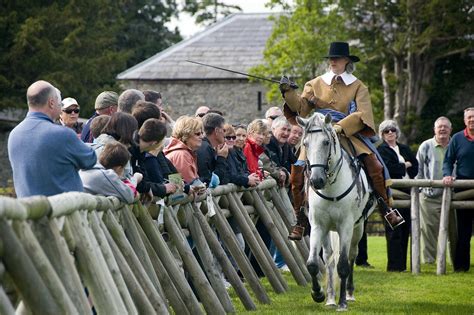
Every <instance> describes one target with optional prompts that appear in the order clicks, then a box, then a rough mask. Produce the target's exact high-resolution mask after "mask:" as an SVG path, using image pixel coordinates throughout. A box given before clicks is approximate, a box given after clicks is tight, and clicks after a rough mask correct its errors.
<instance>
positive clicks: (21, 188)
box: [8, 112, 97, 197]
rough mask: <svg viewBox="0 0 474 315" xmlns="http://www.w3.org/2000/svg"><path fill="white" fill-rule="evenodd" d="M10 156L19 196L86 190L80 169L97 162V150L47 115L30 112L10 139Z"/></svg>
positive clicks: (89, 166)
mask: <svg viewBox="0 0 474 315" xmlns="http://www.w3.org/2000/svg"><path fill="white" fill-rule="evenodd" d="M8 157H9V159H10V164H11V166H12V170H13V184H14V185H15V191H16V194H17V196H18V197H28V196H34V195H45V196H52V195H56V194H60V193H62V192H67V191H83V187H82V181H81V178H80V177H79V174H78V170H79V169H90V168H92V167H93V166H94V165H95V163H96V160H97V159H96V156H95V153H94V150H92V149H91V148H90V147H89V146H87V145H85V144H84V143H83V142H82V141H81V140H79V138H78V137H77V135H76V133H75V132H74V131H73V130H72V129H70V128H67V127H64V126H59V125H56V124H55V123H54V122H53V121H52V120H51V119H50V118H49V117H48V116H47V115H46V114H43V113H39V112H28V114H27V115H26V118H25V119H24V120H23V121H22V122H21V123H20V124H19V125H18V126H16V127H15V128H14V129H13V130H12V132H11V133H10V136H9V138H8Z"/></svg>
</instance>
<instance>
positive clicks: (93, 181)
mask: <svg viewBox="0 0 474 315" xmlns="http://www.w3.org/2000/svg"><path fill="white" fill-rule="evenodd" d="M129 160H130V153H129V152H128V150H127V148H126V147H125V146H124V145H123V144H121V143H120V142H117V141H115V142H113V143H109V144H107V145H105V147H104V150H103V152H102V155H101V157H100V159H99V163H97V164H96V165H95V166H94V167H93V168H92V169H89V170H83V171H79V175H80V176H81V180H82V183H83V185H84V191H85V192H87V193H90V194H94V195H103V196H114V197H117V198H118V199H120V200H121V201H122V202H126V203H132V202H133V201H134V198H135V193H136V190H135V191H134V190H132V188H131V187H130V186H127V185H126V184H125V183H124V182H123V181H122V179H124V180H125V177H124V170H125V166H126V165H127V163H128V161H129Z"/></svg>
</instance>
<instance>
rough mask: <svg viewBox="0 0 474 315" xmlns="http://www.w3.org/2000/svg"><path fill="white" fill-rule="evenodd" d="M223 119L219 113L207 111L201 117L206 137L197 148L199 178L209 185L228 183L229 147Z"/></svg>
mask: <svg viewBox="0 0 474 315" xmlns="http://www.w3.org/2000/svg"><path fill="white" fill-rule="evenodd" d="M224 123H225V119H224V117H222V116H221V115H219V114H215V113H207V114H206V115H205V116H204V117H203V118H202V126H203V129H204V133H205V135H206V137H205V138H204V139H203V140H202V145H201V146H200V147H199V149H198V150H197V162H198V174H199V179H200V180H201V181H202V182H203V183H206V184H207V185H208V186H209V187H211V186H217V185H219V184H222V185H225V184H228V183H229V179H230V178H229V165H228V164H227V155H228V154H229V148H228V147H227V145H226V144H225V138H224V133H225V129H224Z"/></svg>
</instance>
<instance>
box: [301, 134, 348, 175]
mask: <svg viewBox="0 0 474 315" xmlns="http://www.w3.org/2000/svg"><path fill="white" fill-rule="evenodd" d="M318 132H321V133H322V132H324V130H323V129H310V130H307V131H306V133H307V134H308V133H318ZM326 133H328V132H326ZM331 136H332V137H330V138H332V141H331V142H330V143H331V148H329V154H328V159H327V161H326V164H309V161H307V162H306V163H307V165H308V169H309V170H311V169H312V168H314V167H321V168H322V169H324V172H325V173H326V176H327V177H328V178H332V177H333V175H334V174H335V173H336V171H337V173H339V171H340V170H341V168H342V154H341V156H340V157H339V160H337V162H336V164H335V165H334V168H333V170H332V172H329V163H331V160H332V159H331V149H332V148H334V153H335V152H336V145H335V142H336V140H335V139H334V135H333V134H331ZM328 137H329V136H328Z"/></svg>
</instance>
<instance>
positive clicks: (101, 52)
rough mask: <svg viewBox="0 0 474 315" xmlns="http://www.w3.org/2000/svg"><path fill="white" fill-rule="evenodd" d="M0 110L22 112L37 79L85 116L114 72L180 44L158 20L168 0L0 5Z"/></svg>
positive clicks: (166, 12)
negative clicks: (18, 109) (72, 100)
mask: <svg viewBox="0 0 474 315" xmlns="http://www.w3.org/2000/svg"><path fill="white" fill-rule="evenodd" d="M2 2H4V3H3V5H2V8H4V10H2V11H1V12H0V35H1V36H2V39H3V40H2V41H1V43H0V70H1V71H0V90H1V91H2V93H1V94H0V108H6V107H12V106H13V107H14V106H19V107H25V101H26V100H25V93H26V88H27V87H28V86H29V85H30V84H31V83H32V82H34V81H36V80H39V79H44V80H48V81H50V82H51V83H53V84H54V85H56V86H57V87H58V88H59V89H60V90H61V91H62V95H63V97H68V96H71V97H74V98H76V99H77V100H78V102H79V104H80V105H81V109H82V110H83V113H81V116H87V115H89V114H90V113H92V111H93V104H94V101H95V98H96V96H97V95H98V94H99V93H100V92H101V91H103V90H105V89H113V90H117V91H118V90H119V87H118V85H117V83H116V80H115V77H116V75H117V74H118V73H119V72H121V71H123V70H125V69H126V68H127V67H129V66H131V65H134V64H136V63H137V62H139V61H142V60H144V59H146V58H148V57H150V56H151V55H153V54H155V53H157V52H158V51H159V50H162V49H164V48H166V47H168V46H169V45H171V44H172V43H173V42H175V41H178V40H179V39H180V37H179V34H178V33H177V31H174V32H172V31H169V30H168V29H167V28H166V27H164V23H166V21H168V20H169V18H170V16H171V15H172V14H173V10H174V9H175V5H174V1H167V2H166V4H167V6H166V8H165V4H164V3H165V2H162V1H151V0H150V1H131V0H130V1H125V0H123V1H112V0H83V1H73V0H67V1H66V0H64V1H42V2H39V1H2Z"/></svg>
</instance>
